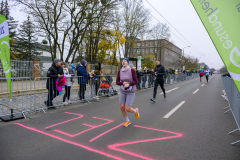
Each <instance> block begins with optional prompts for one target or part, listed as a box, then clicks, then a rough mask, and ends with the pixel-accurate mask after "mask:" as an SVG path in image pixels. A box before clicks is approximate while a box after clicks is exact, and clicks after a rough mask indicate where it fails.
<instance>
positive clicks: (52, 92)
mask: <svg viewBox="0 0 240 160" xmlns="http://www.w3.org/2000/svg"><path fill="white" fill-rule="evenodd" d="M63 76H64V75H63V68H62V67H61V61H60V59H58V58H55V59H54V61H53V63H52V66H51V67H50V68H49V69H48V72H47V77H49V78H48V79H47V84H46V88H47V89H48V100H47V101H45V102H44V103H45V105H46V106H47V107H48V108H49V109H55V107H53V103H52V100H53V99H54V98H55V97H57V96H58V95H59V92H58V91H57V86H56V80H57V78H62V77H63Z"/></svg>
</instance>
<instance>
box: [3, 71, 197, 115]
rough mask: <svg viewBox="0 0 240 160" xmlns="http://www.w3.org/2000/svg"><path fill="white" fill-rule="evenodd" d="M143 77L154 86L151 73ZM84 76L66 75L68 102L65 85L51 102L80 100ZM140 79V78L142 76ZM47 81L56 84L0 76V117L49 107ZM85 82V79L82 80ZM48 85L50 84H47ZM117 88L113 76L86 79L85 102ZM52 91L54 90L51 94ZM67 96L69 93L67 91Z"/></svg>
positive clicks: (56, 104) (171, 79) (43, 79)
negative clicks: (69, 84)
mask: <svg viewBox="0 0 240 160" xmlns="http://www.w3.org/2000/svg"><path fill="white" fill-rule="evenodd" d="M144 76H145V79H144V80H143V81H141V83H142V82H145V85H146V86H147V87H153V84H154V83H153V82H154V79H155V78H154V76H153V75H144ZM196 77H198V76H197V74H193V75H192V76H186V75H181V74H179V75H178V76H174V75H169V76H168V77H167V78H168V79H167V82H170V83H175V82H178V81H182V80H187V79H193V78H196ZM82 78H83V77H69V78H66V79H68V80H69V79H70V81H71V82H72V85H71V88H70V92H69V93H70V102H69V101H67V100H68V98H67V97H66V99H65V102H64V99H63V97H64V95H65V93H66V89H67V88H65V87H63V88H62V94H59V91H57V94H56V95H55V96H56V97H55V96H54V95H53V96H54V98H53V101H52V103H53V104H52V105H53V106H54V107H64V106H67V105H69V104H74V103H81V102H82V101H81V96H80V93H82V92H83V89H82V87H83V86H82V85H81V84H82V83H83V79H82ZM85 78H86V77H85ZM141 78H142V79H143V77H141ZM7 80H10V81H11V84H12V88H11V91H12V100H10V93H9V88H8V85H7ZM47 81H49V82H50V81H53V82H52V84H54V85H55V84H56V82H54V80H53V79H50V78H49V77H40V78H36V79H34V80H32V79H31V78H20V77H19V78H10V79H6V78H0V87H1V88H0V118H1V117H2V116H8V115H11V116H13V115H15V114H18V113H21V114H23V115H24V116H25V114H26V113H35V112H38V111H43V112H44V113H45V110H46V109H47V108H48V106H47V105H49V106H51V105H50V104H48V103H47V105H46V101H48V100H49V99H51V97H50V96H51V94H50V90H53V92H54V91H55V90H54V89H50V88H51V87H50V83H47ZM84 83H85V82H84ZM102 83H108V84H110V85H109V87H108V86H107V87H102V86H100V85H101V84H102ZM47 84H48V85H49V86H47ZM119 89H120V87H119V86H117V85H116V75H108V76H106V75H104V76H98V77H97V78H96V77H95V78H90V77H88V78H87V85H86V90H85V97H84V99H85V100H86V101H85V102H88V103H91V102H92V101H99V100H100V99H101V98H102V97H105V96H106V97H110V96H114V95H117V94H118V92H119ZM53 94H54V93H53ZM66 96H68V93H66Z"/></svg>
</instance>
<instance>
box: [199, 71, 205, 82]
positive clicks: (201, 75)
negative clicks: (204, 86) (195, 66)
mask: <svg viewBox="0 0 240 160" xmlns="http://www.w3.org/2000/svg"><path fill="white" fill-rule="evenodd" d="M203 74H204V73H203V70H199V76H200V82H202V77H203Z"/></svg>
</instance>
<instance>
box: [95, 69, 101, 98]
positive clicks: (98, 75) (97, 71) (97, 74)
mask: <svg viewBox="0 0 240 160" xmlns="http://www.w3.org/2000/svg"><path fill="white" fill-rule="evenodd" d="M94 68H95V72H94V73H95V82H96V83H95V85H96V86H95V91H96V98H98V96H97V95H98V89H99V85H100V83H101V72H100V69H99V65H98V64H95V66H94Z"/></svg>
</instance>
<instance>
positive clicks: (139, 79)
mask: <svg viewBox="0 0 240 160" xmlns="http://www.w3.org/2000/svg"><path fill="white" fill-rule="evenodd" d="M136 73H137V79H138V83H137V85H136V87H137V89H138V90H141V79H142V69H141V68H140V70H139V71H138V70H137V71H136Z"/></svg>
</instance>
